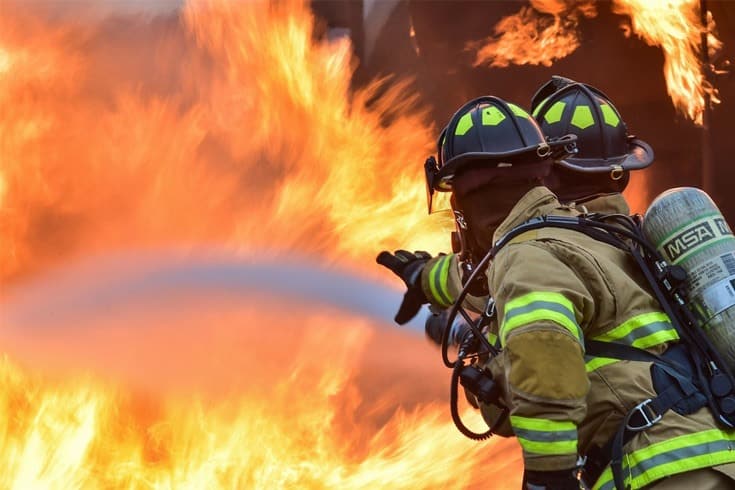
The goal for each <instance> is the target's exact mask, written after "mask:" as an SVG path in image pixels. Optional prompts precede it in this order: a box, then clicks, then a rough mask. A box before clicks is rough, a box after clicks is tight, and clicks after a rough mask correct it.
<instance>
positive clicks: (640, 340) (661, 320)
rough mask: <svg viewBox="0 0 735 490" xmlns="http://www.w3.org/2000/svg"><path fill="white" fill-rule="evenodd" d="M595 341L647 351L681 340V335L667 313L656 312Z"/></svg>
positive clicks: (635, 319)
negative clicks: (656, 346)
mask: <svg viewBox="0 0 735 490" xmlns="http://www.w3.org/2000/svg"><path fill="white" fill-rule="evenodd" d="M593 340H600V341H602V342H620V343H623V344H626V345H632V346H633V347H638V348H639V349H647V348H649V347H653V346H655V345H659V344H662V343H664V342H672V341H676V340H679V334H678V333H677V332H676V329H675V328H674V326H673V325H672V324H671V320H669V317H668V316H667V315H666V313H662V312H660V311H654V312H650V313H643V314H641V315H636V316H634V317H633V318H631V319H629V320H626V321H625V322H624V323H621V324H620V325H618V326H617V327H615V328H613V329H612V330H610V331H608V332H605V333H604V334H602V335H599V336H597V337H595V338H594V339H593Z"/></svg>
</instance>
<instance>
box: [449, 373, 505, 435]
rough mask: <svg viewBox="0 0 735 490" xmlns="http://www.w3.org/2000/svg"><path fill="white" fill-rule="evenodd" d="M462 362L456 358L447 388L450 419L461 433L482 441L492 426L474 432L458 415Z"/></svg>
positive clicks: (489, 433)
mask: <svg viewBox="0 0 735 490" xmlns="http://www.w3.org/2000/svg"><path fill="white" fill-rule="evenodd" d="M464 367H465V366H464V363H463V362H462V361H461V360H457V361H456V363H455V366H454V368H453V369H452V380H451V385H450V388H449V409H450V411H451V413H452V421H453V422H454V425H455V426H456V427H457V430H459V431H460V432H461V433H462V434H463V435H465V436H467V437H468V438H470V439H472V440H474V441H483V440H485V439H488V438H489V437H490V436H492V435H493V429H494V428H493V427H490V428H488V430H486V431H485V432H475V431H473V430H472V429H470V428H469V427H467V426H466V425H464V422H462V418H461V417H460V416H459V376H460V374H461V372H462V369H464Z"/></svg>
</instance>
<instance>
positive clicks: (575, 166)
mask: <svg viewBox="0 0 735 490" xmlns="http://www.w3.org/2000/svg"><path fill="white" fill-rule="evenodd" d="M653 158H654V154H653V148H651V146H650V145H649V144H648V143H646V142H645V141H643V140H639V139H637V138H631V139H630V140H628V151H627V153H626V154H625V155H621V156H618V157H611V158H606V159H604V160H603V159H599V158H563V159H561V160H559V161H557V162H556V163H557V165H560V166H562V167H564V168H568V169H569V170H574V171H575V172H584V173H604V172H610V171H611V170H620V169H622V170H640V169H643V168H646V167H648V166H649V165H651V164H652V163H653Z"/></svg>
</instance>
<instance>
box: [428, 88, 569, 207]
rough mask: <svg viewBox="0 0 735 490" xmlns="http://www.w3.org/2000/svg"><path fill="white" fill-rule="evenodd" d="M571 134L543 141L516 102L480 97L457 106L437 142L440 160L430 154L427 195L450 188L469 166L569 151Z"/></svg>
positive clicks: (513, 162)
mask: <svg viewBox="0 0 735 490" xmlns="http://www.w3.org/2000/svg"><path fill="white" fill-rule="evenodd" d="M574 140H575V138H574V136H569V137H568V138H563V139H559V140H556V141H552V142H547V141H546V139H545V138H544V135H543V133H542V132H541V129H540V128H539V126H538V124H537V123H536V121H535V120H534V119H533V118H532V117H531V116H529V115H528V113H527V112H526V111H524V110H523V109H521V108H520V107H519V106H517V105H515V104H511V103H508V102H505V101H504V100H502V99H500V98H498V97H493V96H483V97H478V98H477V99H473V100H471V101H469V102H468V103H466V104H465V105H464V106H462V107H461V108H460V109H459V110H458V111H457V112H456V113H455V114H454V116H452V118H451V119H450V120H449V124H447V127H446V128H444V131H442V133H441V135H440V136H439V140H438V141H437V151H438V158H439V161H438V162H436V160H434V159H433V157H431V158H429V159H428V160H427V162H426V177H427V184H428V190H429V193H430V195H431V194H433V192H434V191H451V190H452V186H453V182H454V178H455V176H456V175H458V174H460V173H462V172H463V171H465V170H466V169H469V168H478V167H485V168H488V167H489V168H494V167H498V166H513V165H518V164H529V163H539V162H546V161H550V160H554V159H557V158H561V157H563V156H566V155H568V154H570V153H572V152H573V151H574Z"/></svg>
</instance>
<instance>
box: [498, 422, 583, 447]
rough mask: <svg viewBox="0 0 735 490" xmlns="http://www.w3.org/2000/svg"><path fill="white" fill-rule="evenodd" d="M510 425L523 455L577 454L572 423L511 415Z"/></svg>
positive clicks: (575, 433)
mask: <svg viewBox="0 0 735 490" xmlns="http://www.w3.org/2000/svg"><path fill="white" fill-rule="evenodd" d="M510 425H511V426H512V427H513V432H514V433H515V435H516V437H517V438H518V442H519V443H520V444H521V447H522V448H523V451H524V452H525V453H530V454H537V455H539V454H540V455H544V456H549V455H555V456H558V455H565V454H577V426H576V425H574V423H573V422H569V421H565V422H559V421H556V420H547V419H541V418H529V417H519V416H517V415H511V416H510Z"/></svg>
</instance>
